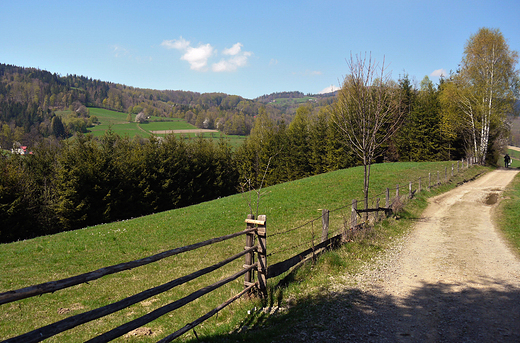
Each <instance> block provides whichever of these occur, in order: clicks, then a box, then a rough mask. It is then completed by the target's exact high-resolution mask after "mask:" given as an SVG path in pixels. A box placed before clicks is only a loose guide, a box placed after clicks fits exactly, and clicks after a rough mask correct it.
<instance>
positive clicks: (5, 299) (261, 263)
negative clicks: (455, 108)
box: [0, 160, 471, 343]
mask: <svg viewBox="0 0 520 343" xmlns="http://www.w3.org/2000/svg"><path fill="white" fill-rule="evenodd" d="M470 164H471V160H467V161H466V168H467V167H469V166H470ZM461 167H462V168H464V161H463V162H462V164H461V165H459V162H457V166H456V169H454V168H455V166H454V165H452V167H451V174H450V175H451V176H453V174H454V172H455V170H456V172H459V169H460V168H461ZM448 174H449V173H448V168H446V169H445V171H444V175H443V179H444V180H445V181H448V179H449V177H448ZM434 177H435V175H434ZM441 182H442V178H441V175H440V173H439V172H437V174H436V181H435V179H434V180H433V182H432V175H431V173H430V174H429V175H428V183H427V184H426V185H423V180H422V179H421V178H419V179H417V180H415V181H414V182H412V181H410V182H409V184H408V194H407V198H409V199H411V198H412V197H413V196H414V195H415V194H416V192H420V191H421V190H422V189H423V188H424V186H426V188H427V189H430V188H431V187H434V186H436V185H439V184H440V183H441ZM414 185H415V187H416V188H414ZM402 199H403V195H401V194H400V187H399V185H397V187H396V193H395V196H394V197H393V198H391V197H390V190H389V189H388V188H387V189H386V192H385V206H384V207H382V206H380V204H379V202H380V199H379V197H375V198H373V200H374V202H375V206H374V207H372V208H370V207H369V206H365V208H364V209H358V201H357V200H356V199H354V200H352V205H351V214H350V220H349V224H348V225H346V227H343V228H341V229H338V230H336V231H335V232H333V234H332V237H330V238H329V237H328V236H329V214H330V213H331V212H334V211H339V210H343V209H344V208H346V206H345V207H343V208H341V209H336V210H333V211H329V210H327V209H324V210H322V213H321V215H320V216H319V217H318V218H315V219H312V220H310V221H309V222H307V223H306V224H304V225H302V226H300V227H297V228H291V229H289V230H285V231H283V232H277V233H275V234H273V235H272V236H274V235H280V234H285V233H288V232H291V231H296V230H298V229H301V228H302V227H304V226H305V225H310V224H313V223H314V222H317V221H321V223H322V230H321V235H320V240H319V242H315V239H314V237H313V238H312V240H311V241H310V242H306V243H305V244H303V245H306V246H307V249H305V250H303V251H300V252H298V253H296V254H295V255H294V256H292V257H289V258H286V259H284V260H283V261H281V262H278V263H275V264H273V265H268V263H267V257H268V256H271V255H272V254H271V255H268V254H267V237H268V235H267V225H266V224H267V219H266V216H265V215H260V216H258V218H255V217H254V216H253V215H248V216H247V218H246V220H245V223H246V229H245V230H244V231H240V232H236V233H233V234H229V235H226V236H222V237H217V238H213V239H209V240H206V241H203V242H199V243H195V244H192V245H188V246H184V247H180V248H175V249H172V250H168V251H165V252H162V253H159V254H156V255H153V256H149V257H146V258H142V259H139V260H135V261H131V262H126V263H121V264H117V265H113V266H109V267H105V268H101V269H98V270H95V271H92V272H89V273H85V274H81V275H77V276H74V277H70V278H66V279H62V280H58V281H51V282H46V283H42V284H39V285H34V286H30V287H26V288H22V289H18V290H13V291H8V292H5V293H1V294H0V305H2V304H7V303H10V302H14V301H18V300H21V299H25V298H29V297H34V296H39V295H42V294H45V293H53V292H56V291H59V290H62V289H65V288H68V287H71V286H75V285H79V284H82V283H86V282H89V281H93V280H96V279H99V278H101V277H104V276H107V275H110V274H115V273H119V272H122V271H125V270H129V269H133V268H137V267H140V266H144V265H147V264H150V263H153V262H157V261H160V260H162V259H165V258H167V257H170V256H174V255H178V254H181V253H185V252H188V251H192V250H195V249H198V248H201V247H204V246H208V245H211V244H215V243H218V242H222V241H226V240H229V239H232V238H235V237H238V236H242V235H245V238H246V244H245V248H244V249H243V251H240V252H238V253H236V254H235V255H233V256H230V257H228V258H226V259H225V260H222V261H220V262H218V263H216V264H213V265H211V266H209V267H206V268H203V269H200V270H198V271H196V272H193V273H191V274H189V275H185V276H182V277H180V278H177V279H175V280H172V281H170V282H167V283H165V284H162V285H160V286H157V287H154V288H151V289H148V290H145V291H143V292H140V293H138V294H135V295H133V296H130V297H127V298H125V299H122V300H120V301H117V302H114V303H112V304H109V305H106V306H103V307H100V308H97V309H94V310H91V311H88V312H85V313H81V314H78V315H74V316H71V317H68V318H65V319H63V320H60V321H58V322H55V323H52V324H50V325H47V326H44V327H41V328H39V329H36V330H33V331H30V332H28V333H25V334H23V335H20V336H17V337H13V338H9V339H7V340H5V341H3V342H9V343H15V342H20V343H21V342H23V343H29V342H40V341H42V340H44V339H47V338H49V337H52V336H54V335H56V334H58V333H61V332H64V331H67V330H70V329H72V328H74V327H77V326H79V325H82V324H85V323H87V322H90V321H93V320H95V319H99V318H102V317H105V316H107V315H109V314H112V313H115V312H117V311H120V310H122V309H124V308H127V307H129V306H131V305H134V304H136V303H138V302H141V301H143V300H146V299H148V298H151V297H153V296H155V295H158V294H161V293H164V292H166V291H168V290H171V289H172V288H174V287H176V286H179V285H182V284H184V283H186V282H188V281H191V280H194V279H196V278H198V277H200V276H202V275H205V274H208V273H210V272H212V271H215V270H217V269H219V268H221V267H223V266H225V265H227V264H228V263H230V262H232V261H234V260H236V259H238V258H241V257H244V265H243V268H242V269H240V270H238V271H237V272H236V273H234V274H232V275H229V276H228V277H225V278H223V279H221V280H219V281H218V282H216V283H214V284H212V285H209V286H206V287H204V288H201V289H199V290H197V291H195V292H193V293H191V294H189V295H187V296H185V297H184V298H181V299H178V300H176V301H174V302H171V303H169V304H167V305H165V306H163V307H160V308H158V309H156V310H154V311H152V312H150V313H148V314H146V315H144V316H142V317H140V318H137V319H135V320H132V321H130V322H127V323H125V324H123V325H121V326H119V327H117V328H114V329H112V330H110V331H108V332H105V333H103V334H101V335H99V336H97V337H94V338H92V339H91V340H89V341H88V342H108V341H110V340H113V339H115V338H117V337H120V336H122V335H124V334H126V333H128V332H130V331H132V330H135V329H137V328H139V327H141V326H143V325H145V324H147V323H149V322H151V321H153V320H155V319H157V318H159V317H161V316H164V315H165V314H167V313H170V312H172V311H174V310H176V309H178V308H180V307H182V306H184V305H186V304H188V303H190V302H192V301H194V300H196V299H198V298H200V297H201V296H203V295H205V294H208V293H210V292H212V291H214V290H216V289H218V288H220V287H222V286H224V285H226V284H227V283H229V282H231V281H233V280H236V279H238V278H240V277H241V276H244V289H243V291H241V292H240V293H238V294H236V295H234V296H232V297H231V298H229V299H228V300H227V301H225V302H224V303H222V304H221V305H219V306H217V307H216V308H214V309H213V310H211V311H209V312H208V313H206V314H204V315H203V316H201V317H200V318H198V319H197V320H195V321H193V322H191V323H188V324H186V325H185V326H184V327H183V328H181V329H179V330H177V331H176V332H174V333H172V334H170V335H168V336H167V337H164V338H163V339H161V340H160V341H158V342H171V341H172V340H174V339H175V338H177V337H179V336H181V335H182V334H184V333H186V332H187V331H189V330H191V329H192V328H194V327H195V326H197V325H198V324H200V323H202V322H203V321H205V320H206V319H208V318H210V317H211V316H213V315H214V314H216V313H217V312H218V311H220V310H221V309H223V308H224V307H226V306H227V305H229V304H231V303H232V302H233V301H235V300H237V299H238V298H240V297H242V296H243V295H244V294H248V293H251V292H252V291H253V290H254V289H256V290H257V291H258V292H259V294H260V295H261V296H266V295H267V280H268V279H269V278H274V277H277V276H279V275H281V274H283V273H285V272H287V271H289V270H290V269H291V268H293V267H295V266H296V265H298V264H301V263H303V262H305V261H307V260H308V259H310V258H314V257H316V256H317V255H318V254H320V253H321V252H323V251H325V250H326V249H329V248H332V247H335V246H338V245H339V244H341V242H342V238H344V237H345V234H346V232H347V231H348V230H354V229H356V228H360V227H362V226H363V225H365V224H366V223H367V222H368V216H367V215H368V214H369V213H371V214H372V216H373V218H372V220H374V221H377V220H379V219H381V218H382V217H383V216H380V215H379V212H383V213H384V214H385V216H388V215H389V214H391V213H392V212H393V211H394V210H395V205H396V204H397V203H400V202H401V201H402ZM361 214H363V215H364V216H365V218H364V221H363V222H361V223H360V222H359V221H358V220H359V219H360V216H361ZM255 241H256V245H255V244H254V242H255ZM300 246H302V244H299V245H296V247H300ZM293 248H294V247H293ZM255 260H256V262H255ZM255 272H256V274H257V275H256V281H254V280H255V275H254V274H255Z"/></svg>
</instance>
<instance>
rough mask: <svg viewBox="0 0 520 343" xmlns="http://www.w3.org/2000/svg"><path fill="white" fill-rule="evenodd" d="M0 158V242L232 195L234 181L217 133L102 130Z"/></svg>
mask: <svg viewBox="0 0 520 343" xmlns="http://www.w3.org/2000/svg"><path fill="white" fill-rule="evenodd" d="M0 158H1V161H0V162H1V163H0V167H1V170H0V172H1V173H2V175H1V176H2V178H1V187H0V222H1V226H2V228H3V229H2V231H1V232H0V241H2V242H7V241H13V240H16V239H22V238H30V237H34V236H39V235H43V234H47V233H52V232H57V231H62V230H70V229H78V228H81V227H84V226H87V225H94V224H99V223H103V222H111V221H115V220H121V219H128V218H131V217H135V216H141V215H145V214H149V213H154V212H159V211H165V210H168V209H172V208H178V207H184V206H188V205H192V204H195V203H199V202H203V201H207V200H211V199H215V198H218V197H221V196H227V195H230V194H233V193H235V192H236V186H237V183H238V174H237V168H236V166H235V160H234V158H233V155H232V150H231V146H230V145H229V144H228V143H227V142H226V141H223V140H221V141H216V142H214V141H213V140H206V139H203V138H195V139H188V138H176V137H175V136H172V135H171V136H168V137H166V138H165V139H162V140H159V139H157V138H154V137H152V138H150V139H149V140H142V139H140V138H135V139H130V138H128V137H121V136H119V135H117V134H115V133H113V132H111V131H108V132H107V133H106V134H105V135H104V136H103V137H101V139H96V138H94V137H93V136H91V135H86V136H85V135H82V134H80V135H77V136H76V137H75V138H74V139H72V140H68V141H63V142H62V144H61V146H60V145H58V144H57V143H56V141H53V140H46V141H44V142H42V144H40V145H39V146H38V147H37V149H36V150H35V151H34V154H33V155H26V156H20V155H16V154H9V155H2V156H0Z"/></svg>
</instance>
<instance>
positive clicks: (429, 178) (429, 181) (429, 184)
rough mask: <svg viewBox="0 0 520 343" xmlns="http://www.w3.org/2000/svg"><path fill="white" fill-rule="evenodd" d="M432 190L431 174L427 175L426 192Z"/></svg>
mask: <svg viewBox="0 0 520 343" xmlns="http://www.w3.org/2000/svg"><path fill="white" fill-rule="evenodd" d="M431 189H432V173H428V191H430V190H431Z"/></svg>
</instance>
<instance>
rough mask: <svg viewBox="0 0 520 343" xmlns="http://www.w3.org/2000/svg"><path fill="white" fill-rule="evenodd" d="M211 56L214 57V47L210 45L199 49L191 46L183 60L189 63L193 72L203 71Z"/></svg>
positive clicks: (201, 46)
mask: <svg viewBox="0 0 520 343" xmlns="http://www.w3.org/2000/svg"><path fill="white" fill-rule="evenodd" d="M211 55H213V47H212V46H211V45H210V44H205V45H200V46H199V47H198V48H193V47H191V46H189V47H187V48H186V53H185V54H184V55H182V57H181V60H185V61H187V62H188V63H189V64H190V68H191V69H193V70H203V69H204V67H206V65H207V64H208V59H209V58H210V57H211Z"/></svg>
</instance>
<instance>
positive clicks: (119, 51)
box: [112, 45, 128, 57]
mask: <svg viewBox="0 0 520 343" xmlns="http://www.w3.org/2000/svg"><path fill="white" fill-rule="evenodd" d="M112 49H113V50H112V52H113V53H114V56H115V57H121V56H126V55H128V50H127V49H125V48H123V47H122V46H120V45H114V46H112Z"/></svg>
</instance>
